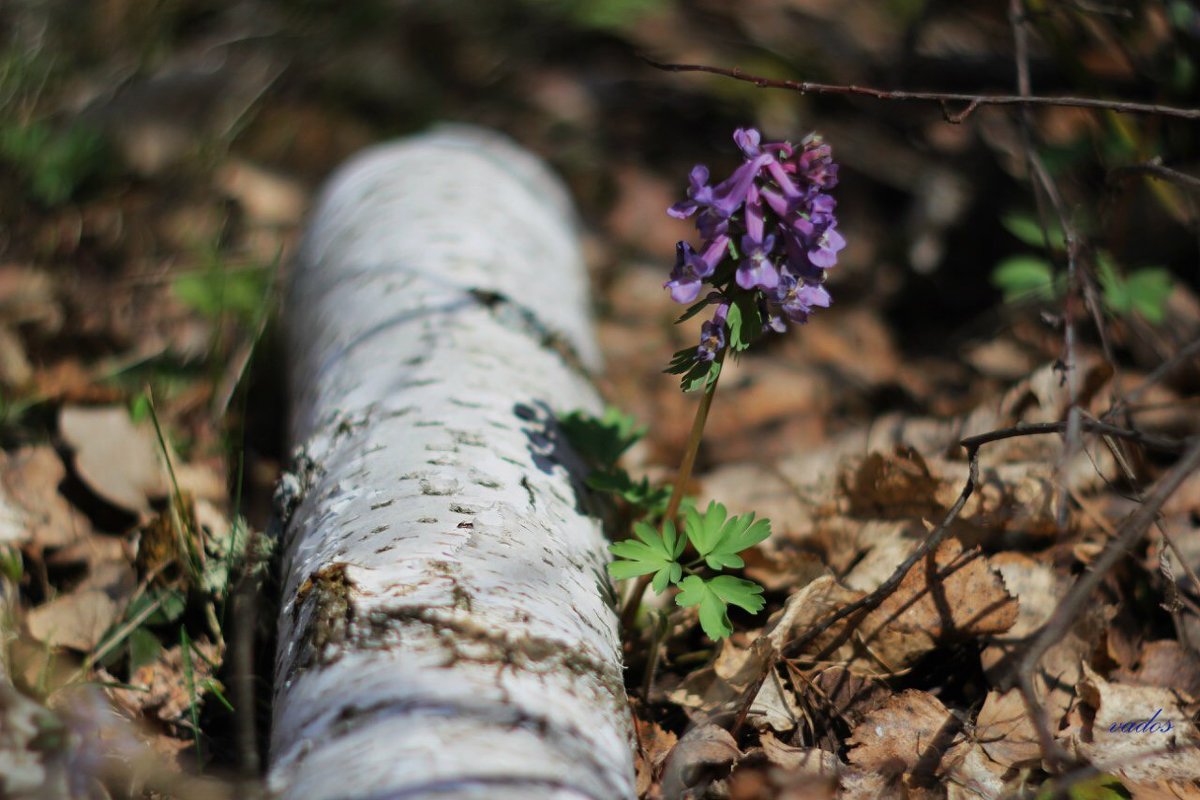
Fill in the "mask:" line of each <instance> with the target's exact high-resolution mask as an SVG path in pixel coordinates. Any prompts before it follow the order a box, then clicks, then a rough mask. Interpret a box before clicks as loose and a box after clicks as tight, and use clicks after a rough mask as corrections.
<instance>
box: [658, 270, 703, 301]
mask: <svg viewBox="0 0 1200 800" xmlns="http://www.w3.org/2000/svg"><path fill="white" fill-rule="evenodd" d="M663 286H664V287H670V289H671V299H672V300H674V301H675V302H676V303H693V302H695V300H696V298H697V297H699V296H700V286H701V283H700V279H699V278H696V277H694V276H688V277H683V278H676V279H673V280H669V281H667V282H666V283H664V284H663Z"/></svg>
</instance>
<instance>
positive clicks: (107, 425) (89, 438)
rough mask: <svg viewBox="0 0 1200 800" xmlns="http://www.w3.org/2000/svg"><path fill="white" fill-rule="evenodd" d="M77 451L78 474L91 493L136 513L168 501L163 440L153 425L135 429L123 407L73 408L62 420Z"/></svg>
mask: <svg viewBox="0 0 1200 800" xmlns="http://www.w3.org/2000/svg"><path fill="white" fill-rule="evenodd" d="M58 425H59V431H60V432H61V433H62V436H63V439H64V440H65V441H66V442H67V444H69V445H70V446H71V448H72V449H73V450H74V451H75V469H76V471H78V473H79V477H80V478H81V479H82V480H83V482H84V483H85V484H87V486H88V488H89V489H91V490H92V491H93V492H95V493H96V495H97V496H99V497H100V498H102V499H104V500H106V501H107V502H109V503H111V504H113V505H114V506H117V507H118V508H121V509H124V510H126V511H128V512H130V513H134V514H147V513H149V511H150V500H151V499H155V498H160V497H165V496H166V494H167V489H168V485H167V479H166V474H165V470H164V465H163V460H162V457H161V454H160V448H159V444H158V439H157V438H156V436H155V434H154V431H153V429H152V428H150V427H149V426H147V425H134V424H133V421H132V420H130V419H129V413H128V412H127V411H126V410H125V409H124V408H122V407H120V406H108V407H104V408H83V407H79V406H67V407H64V408H63V409H62V412H61V413H60V415H59V420H58Z"/></svg>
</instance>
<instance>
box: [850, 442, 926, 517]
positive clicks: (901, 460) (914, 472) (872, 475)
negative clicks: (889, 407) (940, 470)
mask: <svg viewBox="0 0 1200 800" xmlns="http://www.w3.org/2000/svg"><path fill="white" fill-rule="evenodd" d="M940 483H941V482H940V480H939V479H938V478H936V477H934V476H933V474H932V473H930V471H929V466H928V465H927V464H926V463H925V459H924V458H922V456H921V454H920V453H918V452H917V451H916V450H914V449H912V448H910V447H901V446H897V447H896V448H895V450H894V451H893V452H892V453H891V454H889V455H884V454H882V453H878V452H876V453H870V454H868V455H867V456H866V457H865V458H863V459H862V460H861V461H859V462H858V463H853V462H851V463H850V464H848V465H844V466H843V471H842V476H841V488H842V493H843V494H844V495H845V496H846V498H847V499H848V500H849V501H850V513H851V514H852V515H854V516H857V517H867V518H870V519H905V520H911V519H920V518H921V517H924V516H928V515H930V514H931V513H933V512H935V511H937V510H938V509H939V508H940V506H939V505H938V503H937V500H936V495H937V491H938V487H939V486H940Z"/></svg>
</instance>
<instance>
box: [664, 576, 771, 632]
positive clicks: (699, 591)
mask: <svg viewBox="0 0 1200 800" xmlns="http://www.w3.org/2000/svg"><path fill="white" fill-rule="evenodd" d="M679 589H680V592H679V594H678V596H676V598H675V603H676V604H677V605H679V606H680V607H682V608H690V607H692V606H699V607H700V627H701V628H703V629H704V635H705V636H707V637H708V638H710V639H712V640H713V641H718V640H720V639H724V638H725V637H726V636H728V635H729V634H731V633H733V625H732V624H731V623H730V621H729V606H730V605H731V604H732V605H735V606H738V607H739V608H744V609H745V610H747V611H749V612H750V613H751V614H757V613H758V612H759V611H762V608H763V605H764V602H763V599H762V591H763V588H762V587H761V586H759V585H758V584H756V583H753V582H752V581H747V580H742V579H741V578H735V577H733V576H732V575H718V576H717V577H715V578H711V579H709V580H707V581H706V580H704V579H703V578H701V577H700V576H698V575H689V576H687V577H686V578H684V579H683V581H682V582H681V583H680V584H679Z"/></svg>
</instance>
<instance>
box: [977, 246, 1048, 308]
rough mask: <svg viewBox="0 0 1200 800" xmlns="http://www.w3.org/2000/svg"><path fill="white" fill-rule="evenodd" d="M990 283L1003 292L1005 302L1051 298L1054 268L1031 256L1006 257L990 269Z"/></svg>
mask: <svg viewBox="0 0 1200 800" xmlns="http://www.w3.org/2000/svg"><path fill="white" fill-rule="evenodd" d="M992 285H993V286H995V287H996V288H997V289H999V290H1000V291H1002V292H1004V300H1005V302H1012V301H1013V300H1024V299H1026V298H1028V297H1035V298H1037V299H1039V300H1053V299H1054V294H1055V286H1054V268H1053V267H1051V266H1050V264H1049V262H1047V261H1045V260H1043V259H1040V258H1034V257H1032V256H1014V257H1012V258H1006V259H1004V260H1003V261H1001V262H1000V263H999V264H997V265H996V268H995V269H994V270H992Z"/></svg>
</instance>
